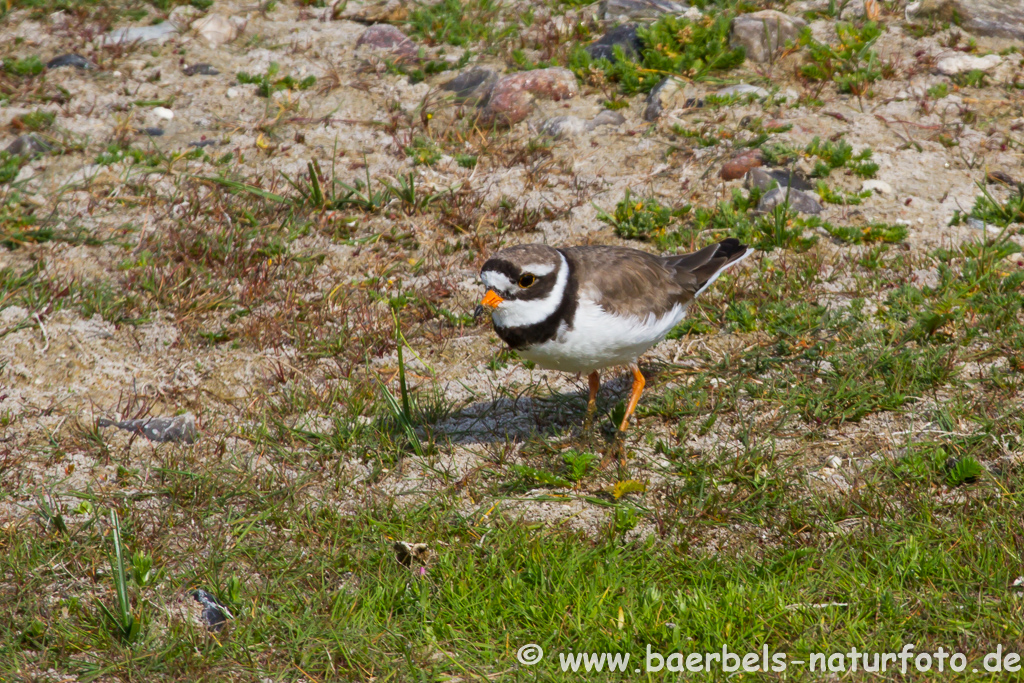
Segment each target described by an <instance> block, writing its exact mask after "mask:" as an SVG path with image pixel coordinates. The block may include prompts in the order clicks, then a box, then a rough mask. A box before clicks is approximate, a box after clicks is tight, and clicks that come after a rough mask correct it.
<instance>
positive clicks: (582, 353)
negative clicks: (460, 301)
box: [476, 238, 751, 435]
mask: <svg viewBox="0 0 1024 683" xmlns="http://www.w3.org/2000/svg"><path fill="white" fill-rule="evenodd" d="M750 253H751V249H750V248H749V247H747V245H745V244H740V242H739V240H737V239H735V238H729V239H726V240H723V241H721V242H719V243H717V244H712V245H711V246H708V247H705V248H704V249H701V250H700V251H696V252H694V253H692V254H683V255H676V256H655V255H653V254H649V253H647V252H645V251H640V250H639V249H630V248H627V247H614V246H582V247H565V248H562V249H555V248H553V247H549V246H547V245H545V244H525V245H521V246H516V247H510V248H508V249H502V250H501V251H499V252H497V253H496V254H494V256H492V257H491V258H490V259H488V261H487V262H486V263H485V264H484V266H483V269H482V270H481V271H480V279H481V280H482V281H483V283H484V285H485V286H486V287H487V293H486V294H485V295H484V298H483V300H482V301H481V302H480V305H479V306H477V310H476V313H477V315H480V314H481V313H483V312H484V311H485V310H488V309H489V310H490V313H491V319H492V321H493V322H494V330H495V332H497V334H498V336H499V337H501V339H502V340H503V341H504V342H505V343H506V344H508V345H509V347H511V348H512V349H514V350H516V351H517V352H518V353H519V355H520V357H522V358H525V359H526V360H530V361H533V362H534V363H536V364H537V365H539V366H540V367H542V368H547V369H550V370H561V371H564V372H573V373H579V374H586V375H587V376H588V377H587V378H588V380H589V384H590V400H589V401H588V403H587V424H588V425H589V424H590V422H591V420H592V418H593V414H594V411H595V409H596V407H597V392H598V389H599V388H600V386H601V375H600V371H601V370H603V369H605V368H608V367H612V366H617V365H624V366H627V367H628V368H629V369H630V370H631V371H632V372H633V390H632V392H631V393H630V396H629V402H628V404H627V405H626V414H625V417H623V418H622V423H621V424H620V425H619V434H620V435H621V434H622V433H623V432H625V431H626V428H627V427H628V426H629V418H630V416H632V414H633V411H634V410H635V409H636V404H637V401H639V400H640V394H641V393H642V392H643V390H644V384H645V382H644V376H643V374H641V372H640V369H639V368H638V367H637V359H638V358H639V357H640V354H642V353H644V352H645V351H647V350H648V349H649V348H651V347H652V346H654V345H655V344H657V343H658V342H660V341H661V340H662V339H664V338H665V335H667V334H668V333H669V331H670V330H671V329H672V328H673V327H675V326H676V325H677V324H678V323H679V321H680V320H682V319H683V318H684V317H685V316H686V310H687V308H688V307H689V305H690V304H691V303H692V302H693V300H694V299H695V298H696V297H697V296H698V295H699V294H700V293H701V292H703V291H704V290H705V289H707V288H708V287H709V286H711V283H713V282H714V281H715V279H716V278H717V277H718V276H719V275H721V274H722V271H724V270H725V269H726V268H728V267H729V266H732V265H734V264H736V263H738V262H739V261H741V260H742V259H743V258H745V257H746V256H748V255H750Z"/></svg>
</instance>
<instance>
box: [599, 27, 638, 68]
mask: <svg viewBox="0 0 1024 683" xmlns="http://www.w3.org/2000/svg"><path fill="white" fill-rule="evenodd" d="M616 46H618V47H620V48H622V54H623V55H625V56H626V58H627V59H631V60H635V59H636V58H637V56H638V55H639V54H640V48H642V47H643V44H642V43H641V42H640V36H638V35H637V34H636V24H625V25H623V26H619V27H618V28H613V29H611V30H610V31H608V32H607V33H605V34H604V35H603V36H601V37H600V38H599V39H598V40H595V41H594V42H593V43H591V44H590V45H587V48H586V50H587V54H588V55H590V58H591V59H607V60H608V61H609V62H613V63H614V62H615V59H616V58H615V47H616Z"/></svg>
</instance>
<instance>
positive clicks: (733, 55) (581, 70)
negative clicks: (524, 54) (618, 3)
mask: <svg viewBox="0 0 1024 683" xmlns="http://www.w3.org/2000/svg"><path fill="white" fill-rule="evenodd" d="M731 22H732V15H731V14H730V13H728V12H725V13H720V14H718V15H717V16H716V17H714V18H713V19H712V18H708V19H704V20H700V21H696V22H694V21H690V20H689V19H684V18H677V17H673V16H664V17H662V18H660V19H658V20H657V21H655V22H654V23H652V24H651V25H650V26H649V27H640V28H639V29H638V30H637V35H638V36H639V38H640V42H641V44H642V46H641V49H640V56H639V60H638V61H632V60H630V59H627V58H626V57H625V55H624V54H623V53H622V51H621V49H619V48H616V61H615V62H614V63H612V62H611V61H609V60H607V59H598V60H593V59H591V58H590V56H589V55H588V54H587V53H586V51H585V50H583V48H577V49H576V50H575V51H574V52H573V53H572V54H571V56H570V59H569V68H571V69H572V70H573V72H575V73H576V75H577V76H578V77H579V78H580V79H581V80H583V81H584V82H587V83H593V84H600V83H602V82H610V83H615V84H617V85H618V87H619V89H620V90H621V91H622V92H623V93H624V94H626V95H632V94H635V93H638V92H649V91H650V90H651V89H652V88H654V86H655V85H657V84H658V83H659V82H660V81H661V80H662V79H663V78H665V77H666V76H671V75H682V76H684V77H686V78H687V79H691V80H702V79H704V78H706V77H708V76H709V75H711V74H715V73H717V72H721V71H727V70H729V69H733V68H735V67H737V66H739V65H740V64H742V63H743V60H744V58H745V56H746V55H745V52H744V50H743V48H732V47H730V46H729V29H730V26H731ZM598 74H600V77H598Z"/></svg>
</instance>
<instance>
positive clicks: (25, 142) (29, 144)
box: [4, 133, 50, 157]
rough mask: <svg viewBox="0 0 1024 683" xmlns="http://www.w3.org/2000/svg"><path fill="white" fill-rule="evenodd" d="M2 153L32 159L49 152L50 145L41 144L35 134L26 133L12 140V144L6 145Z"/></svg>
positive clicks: (40, 140) (41, 141)
mask: <svg viewBox="0 0 1024 683" xmlns="http://www.w3.org/2000/svg"><path fill="white" fill-rule="evenodd" d="M4 151H5V152H7V153H8V154H10V155H11V156H16V157H34V156H36V155H39V154H46V153H47V152H49V151H50V145H48V144H46V143H45V142H43V140H42V139H41V138H40V137H39V136H38V135H36V134H35V133H28V134H27V135H19V136H18V137H16V138H14V142H12V143H11V144H9V145H7V149H5V150H4Z"/></svg>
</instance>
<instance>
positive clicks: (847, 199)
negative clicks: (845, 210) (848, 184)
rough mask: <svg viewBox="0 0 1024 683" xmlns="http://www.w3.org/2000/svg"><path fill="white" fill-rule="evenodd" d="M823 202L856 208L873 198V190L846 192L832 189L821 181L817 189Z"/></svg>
mask: <svg viewBox="0 0 1024 683" xmlns="http://www.w3.org/2000/svg"><path fill="white" fill-rule="evenodd" d="M815 190H816V191H817V193H818V196H819V197H820V198H821V201H823V202H825V203H826V204H842V205H843V206H856V205H857V204H860V203H861V202H862V201H864V200H865V199H867V198H868V197H870V196H871V190H863V191H861V192H846V191H844V190H840V189H837V188H834V187H830V186H829V185H828V183H826V182H825V181H824V180H819V181H818V185H817V187H816V188H815Z"/></svg>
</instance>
